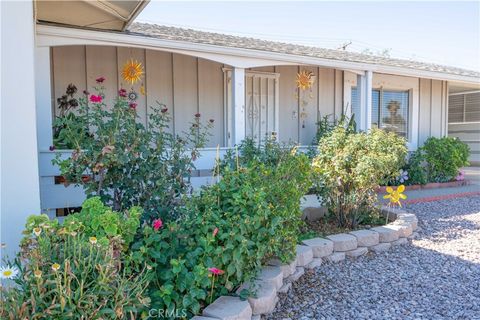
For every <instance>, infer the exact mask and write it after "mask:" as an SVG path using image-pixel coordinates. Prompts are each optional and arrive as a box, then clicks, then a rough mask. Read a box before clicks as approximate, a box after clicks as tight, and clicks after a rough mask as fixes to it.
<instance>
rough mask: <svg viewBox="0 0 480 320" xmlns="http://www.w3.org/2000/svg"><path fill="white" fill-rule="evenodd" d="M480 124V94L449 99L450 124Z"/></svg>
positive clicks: (459, 94)
mask: <svg viewBox="0 0 480 320" xmlns="http://www.w3.org/2000/svg"><path fill="white" fill-rule="evenodd" d="M465 122H480V92H471V93H454V94H451V95H450V96H449V97H448V123H465Z"/></svg>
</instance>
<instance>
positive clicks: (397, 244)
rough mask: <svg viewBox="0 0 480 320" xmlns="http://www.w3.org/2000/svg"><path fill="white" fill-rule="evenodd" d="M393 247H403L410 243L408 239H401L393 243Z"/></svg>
mask: <svg viewBox="0 0 480 320" xmlns="http://www.w3.org/2000/svg"><path fill="white" fill-rule="evenodd" d="M391 243H392V246H401V245H403V244H407V243H408V239H407V238H399V239H398V240H395V241H392V242H391Z"/></svg>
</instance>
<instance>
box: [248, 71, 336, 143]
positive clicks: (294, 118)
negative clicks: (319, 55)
mask: <svg viewBox="0 0 480 320" xmlns="http://www.w3.org/2000/svg"><path fill="white" fill-rule="evenodd" d="M301 70H307V71H311V72H312V73H313V74H314V76H315V83H314V85H313V87H312V90H311V91H309V90H307V91H303V92H300V94H299V93H298V89H297V86H296V83H295V80H296V76H297V73H298V72H299V71H301ZM252 71H263V72H275V73H278V74H279V75H280V78H279V79H280V85H279V109H280V120H279V121H280V129H279V134H280V140H282V141H284V142H288V141H293V142H300V144H302V145H307V144H310V143H311V142H312V140H313V138H314V137H315V134H316V130H317V122H318V120H319V119H320V118H321V117H323V116H327V115H329V116H333V115H336V116H337V117H339V116H340V115H341V114H342V112H343V71H340V70H334V69H327V68H318V67H309V66H306V67H303V66H302V67H299V66H277V67H274V68H273V67H263V68H253V69H252Z"/></svg>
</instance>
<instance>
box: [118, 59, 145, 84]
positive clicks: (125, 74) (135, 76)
mask: <svg viewBox="0 0 480 320" xmlns="http://www.w3.org/2000/svg"><path fill="white" fill-rule="evenodd" d="M142 75H143V67H142V64H141V63H140V62H138V61H136V60H135V61H134V60H133V59H130V60H129V61H127V63H125V64H124V65H123V70H122V78H123V80H125V81H128V82H130V83H131V84H134V83H135V82H137V81H139V80H140V79H141V77H142Z"/></svg>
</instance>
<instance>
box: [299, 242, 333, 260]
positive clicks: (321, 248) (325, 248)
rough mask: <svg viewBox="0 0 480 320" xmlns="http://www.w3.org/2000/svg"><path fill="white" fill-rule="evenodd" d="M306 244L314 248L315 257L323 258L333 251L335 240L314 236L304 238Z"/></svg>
mask: <svg viewBox="0 0 480 320" xmlns="http://www.w3.org/2000/svg"><path fill="white" fill-rule="evenodd" d="M303 243H304V244H305V245H306V246H309V247H310V248H312V251H313V256H314V257H315V258H323V257H326V256H328V255H330V254H331V253H332V252H333V241H332V240H328V239H322V238H313V239H308V240H303Z"/></svg>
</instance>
